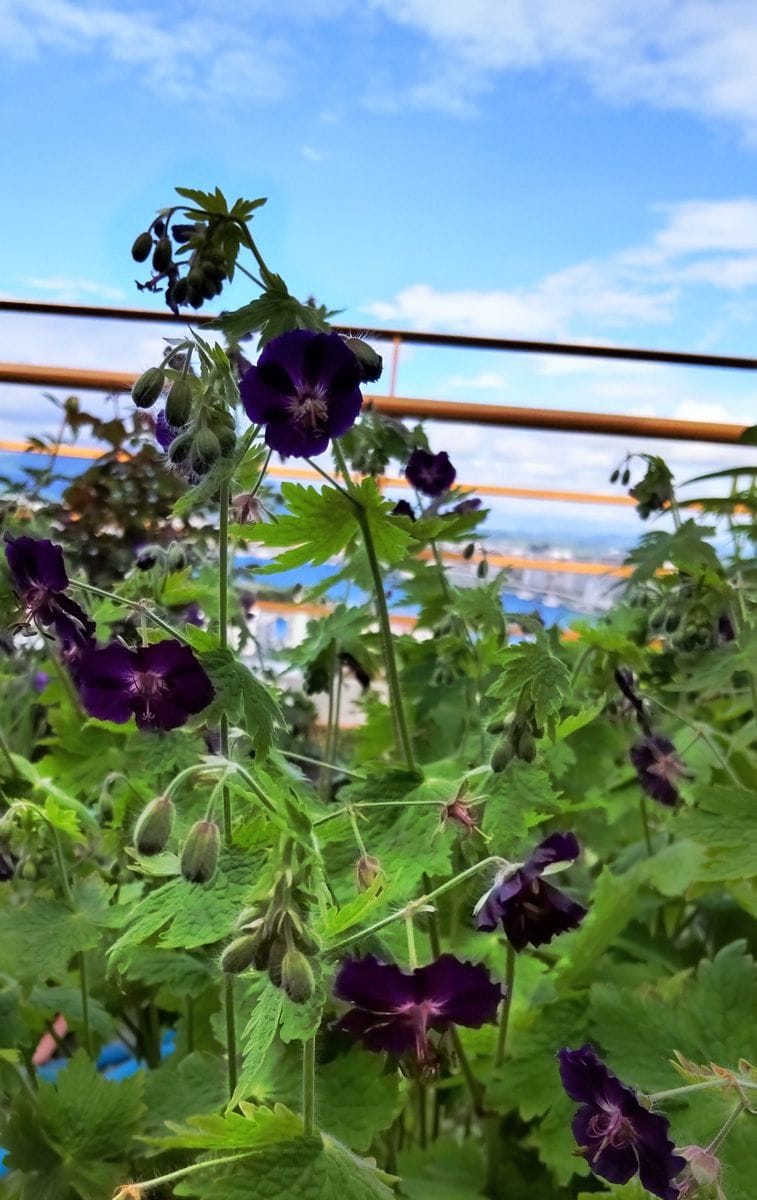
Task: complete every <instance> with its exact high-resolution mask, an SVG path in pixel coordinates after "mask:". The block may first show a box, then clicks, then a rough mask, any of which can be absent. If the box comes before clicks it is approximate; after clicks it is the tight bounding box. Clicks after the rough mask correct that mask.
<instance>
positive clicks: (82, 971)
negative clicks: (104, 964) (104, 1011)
mask: <svg viewBox="0 0 757 1200" xmlns="http://www.w3.org/2000/svg"><path fill="white" fill-rule="evenodd" d="M79 986H80V987H81V1020H82V1025H83V1027H84V1048H85V1050H86V1051H87V1054H88V1055H89V1057H90V1058H94V1054H93V1051H92V1028H91V1025H90V1021H89V982H88V979H87V956H86V954H85V953H84V951H83V950H81V951H80V952H79Z"/></svg>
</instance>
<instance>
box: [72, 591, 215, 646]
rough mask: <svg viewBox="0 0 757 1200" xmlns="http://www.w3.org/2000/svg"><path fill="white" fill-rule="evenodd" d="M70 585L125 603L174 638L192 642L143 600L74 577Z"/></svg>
mask: <svg viewBox="0 0 757 1200" xmlns="http://www.w3.org/2000/svg"><path fill="white" fill-rule="evenodd" d="M70 585H71V587H77V588H81V589H82V591H84V592H89V593H90V594H91V595H93V596H102V597H103V599H105V600H112V601H113V603H114V604H123V606H124V608H130V609H132V610H133V611H135V612H140V613H144V614H145V616H146V617H147V619H148V621H152V623H153V625H157V626H158V627H159V628H160V629H164V630H165V631H166V633H170V635H171V637H172V638H176V639H177V641H179V642H184V643H185V645H187V646H189V645H190V644H191V643H190V642H189V641H188V639H187V638H185V636H184V634H183V633H180V632H179V630H178V629H175V628H174V626H173V625H170V624H169V623H168V621H164V620H163V618H162V617H159V616H158V614H157V613H156V612H153V611H152V609H151V608H148V607H147V606H146V604H145V603H144V601H143V600H127V599H126V597H125V596H119V595H117V594H116V592H106V590H105V588H99V587H95V585H94V584H93V583H84V581H83V580H81V579H72V580H71V581H70Z"/></svg>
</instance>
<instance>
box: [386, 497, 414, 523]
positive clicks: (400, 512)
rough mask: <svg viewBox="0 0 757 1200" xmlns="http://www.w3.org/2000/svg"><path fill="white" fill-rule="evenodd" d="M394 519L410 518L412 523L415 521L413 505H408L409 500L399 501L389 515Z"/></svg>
mask: <svg viewBox="0 0 757 1200" xmlns="http://www.w3.org/2000/svg"><path fill="white" fill-rule="evenodd" d="M389 515H390V516H392V517H409V518H410V520H411V521H414V520H415V513H414V512H413V506H412V504H408V502H407V500H398V501H397V503H396V504H395V506H394V508H393V509H392V511H391V513H390V514H389Z"/></svg>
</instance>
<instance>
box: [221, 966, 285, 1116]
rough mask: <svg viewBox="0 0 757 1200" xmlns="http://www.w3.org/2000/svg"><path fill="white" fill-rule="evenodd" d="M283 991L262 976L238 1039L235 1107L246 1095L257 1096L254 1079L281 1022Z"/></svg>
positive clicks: (256, 1077)
mask: <svg viewBox="0 0 757 1200" xmlns="http://www.w3.org/2000/svg"><path fill="white" fill-rule="evenodd" d="M283 1004H284V993H283V992H282V991H281V990H280V988H277V987H274V985H273V984H272V983H271V982H270V980H269V979H268V978H267V977H266V979H265V982H264V984H263V988H262V991H261V992H260V994H259V995H258V997H257V999H256V1000H255V1001H254V1004H253V1008H252V1013H251V1015H250V1019H249V1021H248V1022H247V1024H246V1026H245V1028H244V1030H243V1032H242V1038H241V1045H242V1054H243V1065H242V1069H241V1071H240V1073H239V1081H238V1083H237V1087H236V1091H235V1092H234V1095H233V1096H232V1098H231V1102H230V1103H231V1107H232V1108H233V1107H235V1106H236V1105H237V1104H238V1103H239V1101H240V1100H244V1098H245V1097H246V1096H250V1095H253V1094H254V1095H257V1094H258V1092H257V1081H258V1077H259V1075H260V1071H261V1069H262V1066H263V1063H264V1062H265V1058H266V1055H267V1053H268V1051H269V1049H270V1047H271V1045H272V1044H273V1041H274V1038H275V1037H276V1033H277V1031H278V1028H279V1023H280V1021H281V1010H282V1008H283Z"/></svg>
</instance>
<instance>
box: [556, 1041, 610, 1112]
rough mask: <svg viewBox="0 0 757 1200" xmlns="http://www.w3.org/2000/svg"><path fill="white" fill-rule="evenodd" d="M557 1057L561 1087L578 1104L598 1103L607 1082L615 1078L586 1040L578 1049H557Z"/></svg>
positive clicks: (603, 1093)
mask: <svg viewBox="0 0 757 1200" xmlns="http://www.w3.org/2000/svg"><path fill="white" fill-rule="evenodd" d="M557 1059H558V1062H559V1065H560V1079H561V1080H562V1085H563V1088H564V1089H565V1091H566V1092H567V1094H568V1096H570V1098H571V1100H576V1101H577V1102H578V1103H579V1104H598V1103H599V1101H600V1100H601V1099H602V1097H603V1096H604V1095H605V1089H606V1086H607V1084H608V1082H609V1081H610V1080H611V1079H612V1080H616V1076H614V1075H613V1074H612V1072H611V1071H610V1070H608V1068H607V1067H606V1066H605V1064H604V1063H603V1062H602V1060H601V1059H600V1058H598V1057H597V1055H596V1053H595V1051H594V1048H593V1046H590V1045H589V1043H588V1042H586V1043H585V1044H584V1045H583V1046H581V1047H580V1048H579V1049H578V1050H567V1049H563V1050H559V1051H558V1054H557ZM616 1082H618V1081H617V1080H616Z"/></svg>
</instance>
